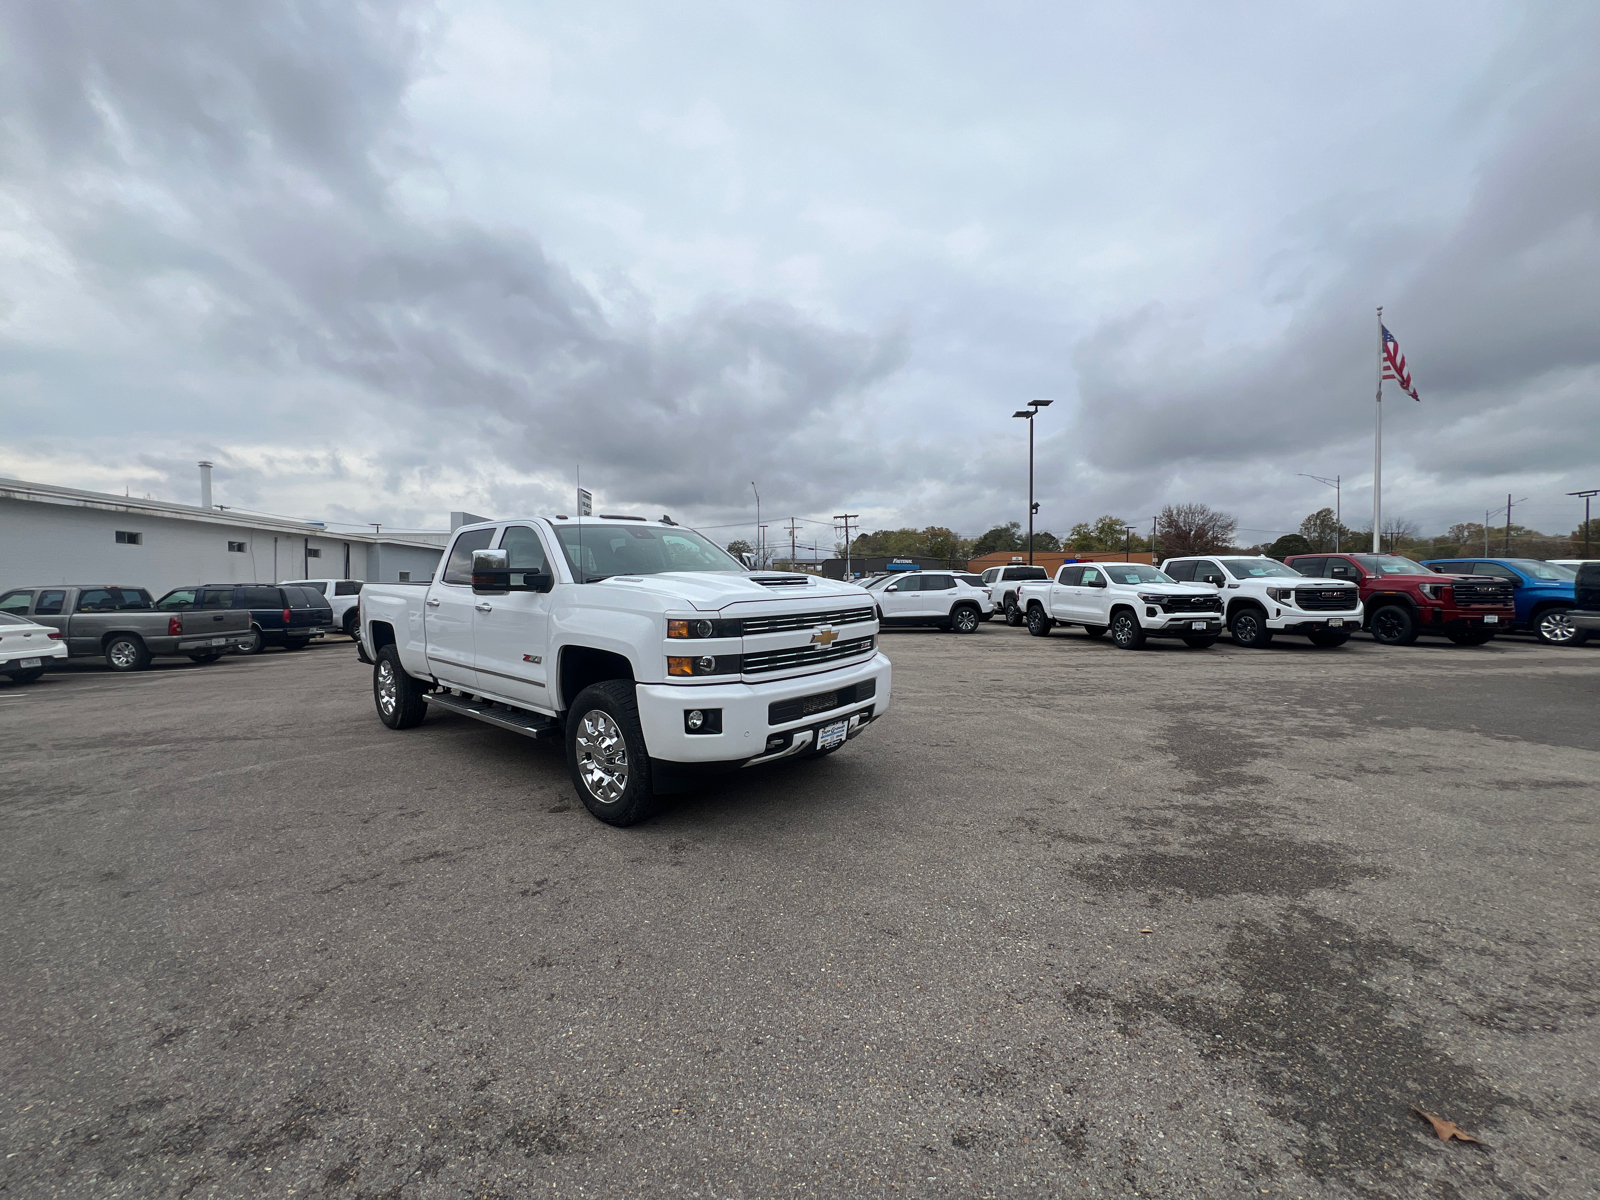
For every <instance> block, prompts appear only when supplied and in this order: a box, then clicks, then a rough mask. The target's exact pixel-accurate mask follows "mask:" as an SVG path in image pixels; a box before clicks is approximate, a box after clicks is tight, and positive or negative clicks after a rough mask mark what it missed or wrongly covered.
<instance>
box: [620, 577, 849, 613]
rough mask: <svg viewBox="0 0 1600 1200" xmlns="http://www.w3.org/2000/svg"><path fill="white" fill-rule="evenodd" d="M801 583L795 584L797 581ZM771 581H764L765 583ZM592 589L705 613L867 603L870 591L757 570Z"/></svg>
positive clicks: (635, 580) (627, 581)
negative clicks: (792, 603)
mask: <svg viewBox="0 0 1600 1200" xmlns="http://www.w3.org/2000/svg"><path fill="white" fill-rule="evenodd" d="M796 579H799V580H801V582H799V583H795V582H792V581H793V580H796ZM763 580H765V581H768V582H761V581H763ZM589 586H590V587H608V588H610V587H616V588H627V589H629V590H630V591H632V592H634V593H638V592H648V593H650V594H651V595H654V596H658V597H660V598H661V599H663V600H667V601H677V602H678V603H680V604H688V605H690V606H691V607H693V608H695V609H697V610H699V611H701V612H717V611H719V610H721V609H724V608H727V607H728V606H729V605H739V604H770V603H772V601H774V600H801V601H813V602H814V601H818V600H821V601H828V600H865V599H867V592H866V590H865V589H864V588H860V587H857V586H856V585H855V584H853V583H842V582H840V581H838V580H834V579H822V578H820V577H819V576H816V575H804V576H801V575H787V574H784V573H782V572H778V571H757V572H754V573H752V574H750V575H735V574H733V573H731V572H730V573H728V574H722V573H720V572H708V571H664V572H662V573H661V574H659V575H617V576H614V577H612V578H611V579H607V580H605V581H604V582H603V583H599V584H590V585H589Z"/></svg>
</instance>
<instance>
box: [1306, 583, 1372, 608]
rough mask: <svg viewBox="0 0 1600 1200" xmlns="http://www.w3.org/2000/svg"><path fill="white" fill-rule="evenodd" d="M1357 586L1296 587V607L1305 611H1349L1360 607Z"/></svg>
mask: <svg viewBox="0 0 1600 1200" xmlns="http://www.w3.org/2000/svg"><path fill="white" fill-rule="evenodd" d="M1360 595H1361V593H1360V592H1358V591H1357V590H1356V589H1355V588H1295V590H1294V603H1295V607H1296V608H1299V609H1301V610H1302V611H1304V612H1348V611H1350V610H1351V609H1353V608H1357V607H1359V604H1360V600H1359V597H1360Z"/></svg>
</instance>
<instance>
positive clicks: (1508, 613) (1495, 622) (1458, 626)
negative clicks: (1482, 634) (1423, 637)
mask: <svg viewBox="0 0 1600 1200" xmlns="http://www.w3.org/2000/svg"><path fill="white" fill-rule="evenodd" d="M1420 620H1421V625H1422V629H1423V632H1427V631H1429V630H1439V631H1441V632H1445V631H1448V632H1450V633H1459V632H1461V631H1463V630H1468V629H1488V630H1499V631H1500V632H1502V633H1504V632H1506V631H1508V630H1509V629H1510V628H1511V627H1512V626H1513V625H1514V624H1516V621H1517V610H1516V609H1514V608H1503V609H1492V608H1491V609H1484V608H1449V607H1438V608H1428V609H1424V610H1423V611H1422V614H1421V618H1420Z"/></svg>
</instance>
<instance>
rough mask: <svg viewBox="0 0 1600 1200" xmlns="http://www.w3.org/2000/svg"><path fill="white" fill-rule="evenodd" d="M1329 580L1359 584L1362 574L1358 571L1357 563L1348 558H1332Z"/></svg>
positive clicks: (1329, 565)
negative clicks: (1342, 580) (1341, 580)
mask: <svg viewBox="0 0 1600 1200" xmlns="http://www.w3.org/2000/svg"><path fill="white" fill-rule="evenodd" d="M1328 578H1329V579H1348V580H1350V582H1352V583H1359V582H1360V580H1361V572H1360V571H1358V570H1356V565H1355V563H1353V562H1351V561H1350V560H1349V559H1348V558H1330V559H1329V560H1328Z"/></svg>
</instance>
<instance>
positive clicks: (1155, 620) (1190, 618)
mask: <svg viewBox="0 0 1600 1200" xmlns="http://www.w3.org/2000/svg"><path fill="white" fill-rule="evenodd" d="M1139 623H1140V624H1141V625H1143V626H1144V634H1145V636H1146V637H1219V636H1221V634H1222V614H1221V613H1214V612H1189V613H1169V612H1163V611H1161V610H1160V609H1157V610H1156V615H1155V616H1151V615H1150V611H1149V608H1148V607H1147V608H1146V609H1145V610H1144V611H1143V612H1142V614H1141V615H1140V617H1139Z"/></svg>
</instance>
